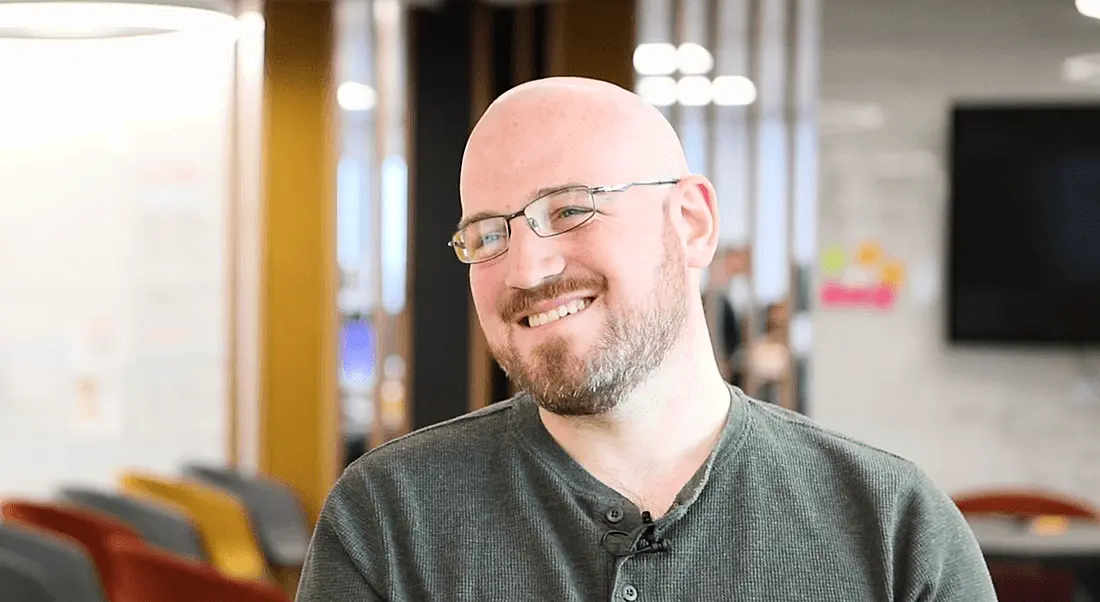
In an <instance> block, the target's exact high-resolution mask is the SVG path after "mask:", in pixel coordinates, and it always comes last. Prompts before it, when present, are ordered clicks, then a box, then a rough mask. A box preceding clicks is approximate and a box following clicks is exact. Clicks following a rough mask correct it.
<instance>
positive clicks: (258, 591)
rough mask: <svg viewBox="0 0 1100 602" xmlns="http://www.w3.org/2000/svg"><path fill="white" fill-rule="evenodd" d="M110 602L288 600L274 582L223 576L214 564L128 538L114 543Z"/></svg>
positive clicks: (259, 601)
mask: <svg viewBox="0 0 1100 602" xmlns="http://www.w3.org/2000/svg"><path fill="white" fill-rule="evenodd" d="M109 553H110V554H111V556H112V560H111V566H112V567H113V569H112V570H113V571H114V574H115V583H114V590H113V591H112V594H111V602H193V601H195V600H202V601H203V602H289V598H288V597H287V595H286V594H285V593H283V592H282V590H280V589H278V588H276V587H275V586H273V585H268V584H266V583H258V582H255V581H243V580H236V579H231V578H229V577H225V576H223V575H222V574H221V573H219V572H218V571H217V570H215V569H214V568H213V567H211V566H209V565H206V564H200V563H198V562H195V561H193V560H190V559H187V558H183V557H181V556H176V555H173V554H169V553H167V552H163V551H160V550H157V549H155V548H153V547H151V546H147V545H145V544H142V543H140V542H135V541H133V540H132V539H129V538H125V537H122V538H118V539H116V540H114V541H112V542H111V546H110V552H109Z"/></svg>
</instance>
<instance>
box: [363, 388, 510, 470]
mask: <svg viewBox="0 0 1100 602" xmlns="http://www.w3.org/2000/svg"><path fill="white" fill-rule="evenodd" d="M518 403H519V397H513V398H511V399H506V400H504V401H501V402H498V403H494V404H492V405H489V406H486V407H484V408H481V409H478V410H475V411H473V412H470V413H468V414H463V415H462V416H458V417H456V418H452V419H450V420H446V421H443V422H440V423H437V424H433V425H431V426H426V427H423V428H420V429H417V430H415V431H413V432H411V433H408V434H406V435H402V436H400V437H397V438H395V439H391V440H390V441H387V442H386V443H383V444H382V445H380V446H378V447H376V448H374V449H372V450H370V451H368V452H367V453H365V454H363V455H362V456H360V457H359V458H358V459H356V460H355V461H354V462H352V463H351V465H350V466H348V468H347V470H346V471H345V475H346V476H347V475H362V476H366V475H367V474H368V473H371V472H374V471H392V470H397V471H401V470H405V469H414V470H415V469H422V468H424V467H425V466H426V465H427V464H426V463H430V465H431V466H434V467H436V468H439V467H441V466H446V465H447V464H449V463H459V464H463V465H468V464H469V463H471V462H477V460H478V459H479V458H480V457H488V456H490V455H492V453H491V452H493V451H494V450H498V449H500V448H501V447H502V446H508V445H511V444H512V443H513V440H514V439H513V437H512V435H511V433H512V431H513V425H514V420H515V418H516V417H515V411H516V409H517V404H518Z"/></svg>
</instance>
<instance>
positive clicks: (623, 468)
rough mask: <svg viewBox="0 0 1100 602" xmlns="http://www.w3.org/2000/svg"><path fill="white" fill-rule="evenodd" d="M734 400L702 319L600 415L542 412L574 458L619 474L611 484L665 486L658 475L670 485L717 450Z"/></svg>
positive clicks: (601, 472) (600, 472)
mask: <svg viewBox="0 0 1100 602" xmlns="http://www.w3.org/2000/svg"><path fill="white" fill-rule="evenodd" d="M729 404H730V392H729V388H728V387H727V385H726V383H725V382H724V381H723V380H722V376H721V374H720V373H719V370H718V366H717V364H716V362H715V360H714V352H713V348H712V346H711V342H710V337H709V334H708V332H707V329H706V325H705V322H703V323H700V325H699V327H696V328H693V329H691V330H690V331H688V332H687V333H685V336H684V337H683V339H682V340H681V341H680V343H679V344H678V345H677V346H676V347H674V348H673V349H672V350H671V351H670V353H669V355H668V357H667V358H666V360H665V362H664V363H663V364H662V365H661V367H660V368H658V369H657V370H656V371H655V372H654V373H653V374H652V375H651V376H650V377H649V378H648V379H646V380H645V381H644V382H642V383H640V384H639V385H638V386H637V387H636V388H635V389H634V391H632V392H631V393H630V395H629V396H628V397H627V398H625V399H622V400H621V401H620V402H619V404H618V405H617V406H616V407H615V408H614V409H613V410H612V411H610V412H608V413H606V414H602V415H599V416H561V415H557V414H553V413H550V412H547V411H545V410H540V414H541V416H542V422H543V424H544V425H545V426H546V429H547V431H549V432H550V434H551V435H552V436H553V437H554V439H555V440H556V441H557V442H558V444H559V445H561V446H562V448H563V449H565V451H566V452H567V453H569V455H570V456H572V457H573V458H574V460H576V461H577V462H578V463H579V464H580V465H581V466H583V467H585V468H586V469H588V470H589V472H592V473H593V474H594V475H596V476H597V477H598V478H601V480H605V482H606V479H605V477H606V478H610V479H611V480H618V481H619V482H618V483H607V484H608V485H610V486H612V487H614V488H617V489H620V491H621V489H622V487H643V488H653V487H659V486H658V485H656V484H654V481H664V485H667V486H671V483H670V482H668V481H670V480H671V481H678V480H682V481H684V482H686V481H687V479H689V478H690V477H691V475H692V474H694V472H695V470H696V469H698V467H699V466H701V465H702V463H703V462H704V461H705V460H706V458H707V457H708V456H709V455H710V452H711V451H712V450H713V448H714V445H715V443H716V442H717V440H718V437H719V435H720V434H721V431H722V427H723V426H724V425H725V423H726V419H727V416H728V414H729ZM685 474H686V475H687V476H686V477H683V478H682V479H679V478H678V477H677V476H676V475H679V476H682V475H685ZM624 479H625V480H631V481H634V482H633V483H623V480H624ZM683 484H684V483H682V482H681V483H679V486H682V485H683ZM619 485H621V486H622V487H619ZM679 486H677V487H675V488H676V490H677V491H678V490H679ZM624 493H625V492H624ZM666 493H667V492H666ZM675 493H676V492H672V494H673V496H675ZM628 497H637V496H634V495H629V494H628ZM635 501H636V502H637V501H639V500H637V499H635ZM667 501H669V502H671V500H667Z"/></svg>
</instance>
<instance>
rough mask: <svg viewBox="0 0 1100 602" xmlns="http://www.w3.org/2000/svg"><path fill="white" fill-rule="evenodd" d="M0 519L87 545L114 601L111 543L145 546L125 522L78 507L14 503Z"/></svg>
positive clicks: (1, 508)
mask: <svg viewBox="0 0 1100 602" xmlns="http://www.w3.org/2000/svg"><path fill="white" fill-rule="evenodd" d="M0 516H3V517H4V520H5V521H11V522H13V523H15V524H19V525H23V526H25V527H29V528H32V529H38V530H41V531H47V532H50V533H54V534H57V535H61V536H63V537H67V538H69V539H73V540H75V541H76V542H77V543H79V544H80V545H82V546H84V548H85V549H86V550H87V551H88V554H89V555H90V556H91V557H92V561H93V562H94V563H95V565H96V568H97V569H98V570H99V578H100V582H101V583H103V586H104V588H105V589H106V590H107V592H108V596H109V597H111V599H112V600H113V599H114V598H113V596H111V595H110V594H111V591H112V589H113V585H112V584H113V583H114V563H113V560H114V554H113V553H111V551H110V545H111V542H113V541H118V540H127V541H131V542H135V543H138V544H142V545H144V543H143V540H142V538H141V535H139V534H138V533H137V531H134V530H133V529H131V528H130V527H129V526H128V525H126V523H123V522H120V521H118V520H115V519H114V518H111V517H110V516H107V515H104V514H99V513H97V512H93V511H90V510H84V509H81V508H78V507H76V506H69V505H65V504H52V503H34V502H20V501H12V502H5V503H4V504H3V505H0Z"/></svg>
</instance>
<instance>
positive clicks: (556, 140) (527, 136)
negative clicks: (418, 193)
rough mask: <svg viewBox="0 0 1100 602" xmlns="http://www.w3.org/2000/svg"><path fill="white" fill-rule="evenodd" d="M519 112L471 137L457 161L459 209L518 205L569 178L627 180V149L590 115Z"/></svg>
mask: <svg viewBox="0 0 1100 602" xmlns="http://www.w3.org/2000/svg"><path fill="white" fill-rule="evenodd" d="M545 117H546V118H544V119H535V118H528V119H523V118H521V116H516V118H513V119H510V120H509V121H508V122H506V123H503V124H499V125H497V126H496V127H493V128H492V129H491V130H489V131H487V132H484V133H483V135H482V136H479V137H478V138H472V139H471V144H470V146H469V148H468V149H467V155H466V157H465V158H464V162H463V172H462V182H461V196H462V211H463V215H470V214H473V213H480V212H499V213H509V212H512V211H516V210H518V209H519V208H520V207H522V206H523V205H524V204H526V203H527V202H529V201H530V200H531V199H532V198H534V197H535V196H537V194H538V193H539V192H545V191H547V190H552V189H555V188H559V187H562V186H565V185H569V184H584V185H587V186H603V185H610V184H618V183H620V181H627V179H628V174H629V173H630V171H631V170H630V163H631V161H630V159H631V157H630V154H629V153H627V152H625V151H624V150H623V149H622V148H621V146H622V141H621V140H620V139H619V138H618V137H616V136H615V135H613V134H612V133H611V132H609V131H608V127H607V126H606V123H604V124H601V123H600V121H599V120H598V119H595V118H594V117H595V116H594V115H586V116H580V117H577V118H571V119H563V118H561V117H560V116H559V117H558V118H555V117H556V116H554V115H552V114H551V115H547V116H545Z"/></svg>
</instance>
